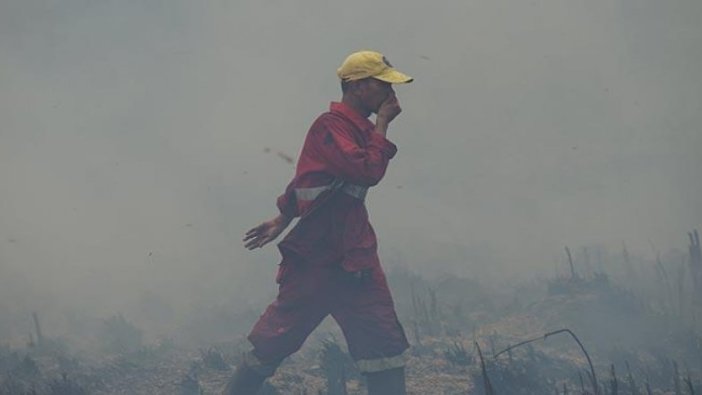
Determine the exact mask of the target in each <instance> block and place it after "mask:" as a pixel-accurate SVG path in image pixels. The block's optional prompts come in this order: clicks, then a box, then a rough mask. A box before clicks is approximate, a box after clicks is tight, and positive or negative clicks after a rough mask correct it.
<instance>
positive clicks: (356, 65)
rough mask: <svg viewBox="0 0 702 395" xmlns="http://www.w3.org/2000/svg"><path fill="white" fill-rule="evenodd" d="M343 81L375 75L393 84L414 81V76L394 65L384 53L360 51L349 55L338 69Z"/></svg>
mask: <svg viewBox="0 0 702 395" xmlns="http://www.w3.org/2000/svg"><path fill="white" fill-rule="evenodd" d="M336 75H338V76H339V78H341V79H342V80H343V81H355V80H360V79H363V78H368V77H373V78H375V79H377V80H381V81H385V82H389V83H391V84H404V83H407V82H412V80H413V78H412V77H410V76H408V75H407V74H404V73H401V72H399V71H397V70H395V68H393V67H392V65H391V64H390V62H388V60H387V59H386V58H385V56H383V54H381V53H379V52H374V51H359V52H354V53H352V54H351V55H349V57H348V58H346V60H344V63H343V64H342V65H341V67H339V68H338V69H337V70H336Z"/></svg>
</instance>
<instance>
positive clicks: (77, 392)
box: [46, 373, 88, 395]
mask: <svg viewBox="0 0 702 395" xmlns="http://www.w3.org/2000/svg"><path fill="white" fill-rule="evenodd" d="M87 394H88V391H86V390H85V388H83V387H82V386H81V385H80V384H78V383H77V382H76V381H75V380H73V379H71V378H69V377H68V375H67V374H66V373H64V374H63V375H62V376H61V379H53V380H51V381H49V383H48V391H47V393H46V395H87Z"/></svg>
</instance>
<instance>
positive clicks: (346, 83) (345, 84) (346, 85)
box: [341, 80, 351, 93]
mask: <svg viewBox="0 0 702 395" xmlns="http://www.w3.org/2000/svg"><path fill="white" fill-rule="evenodd" d="M350 82H351V81H347V80H341V93H346V91H348V90H349V85H350Z"/></svg>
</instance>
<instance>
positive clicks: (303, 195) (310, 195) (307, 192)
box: [295, 184, 333, 200]
mask: <svg viewBox="0 0 702 395" xmlns="http://www.w3.org/2000/svg"><path fill="white" fill-rule="evenodd" d="M332 185H333V184H329V185H322V186H320V187H311V188H295V197H296V198H297V200H314V199H316V198H317V197H318V196H319V195H321V194H322V192H325V191H328V190H330V189H331V187H332Z"/></svg>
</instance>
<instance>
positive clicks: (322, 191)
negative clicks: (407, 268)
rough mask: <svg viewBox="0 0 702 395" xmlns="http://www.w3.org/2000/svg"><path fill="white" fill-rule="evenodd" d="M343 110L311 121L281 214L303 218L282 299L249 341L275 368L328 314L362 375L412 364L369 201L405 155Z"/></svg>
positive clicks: (281, 279)
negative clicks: (375, 187) (392, 163)
mask: <svg viewBox="0 0 702 395" xmlns="http://www.w3.org/2000/svg"><path fill="white" fill-rule="evenodd" d="M374 128H375V125H373V123H372V122H371V121H369V120H368V119H367V118H365V117H363V116H362V115H360V114H358V113H356V112H355V110H353V109H352V108H350V107H348V106H346V105H345V104H343V103H332V104H331V106H330V110H329V112H326V113H324V114H322V115H320V116H319V117H318V118H317V120H316V121H315V122H314V123H313V124H312V127H311V128H310V130H309V132H308V133H307V138H306V139H305V143H304V146H303V148H302V152H301V153H300V158H299V160H298V163H297V171H296V174H295V177H294V178H293V180H292V181H291V182H290V184H289V185H288V187H287V188H286V191H285V193H284V194H283V195H282V196H280V197H279V198H278V201H277V205H278V208H279V210H280V211H281V212H282V213H283V214H286V215H288V216H290V217H300V220H299V221H298V223H297V225H296V226H295V227H294V228H293V229H292V230H291V231H290V233H289V234H288V235H287V236H286V237H285V238H284V239H283V241H281V242H280V243H279V245H278V248H279V249H280V252H281V254H282V257H283V258H282V262H281V264H280V267H279V270H278V276H277V282H278V284H279V293H278V296H277V298H276V300H275V301H274V302H273V303H271V304H270V305H269V306H268V308H267V309H266V311H265V312H264V313H263V315H261V317H260V318H259V320H258V322H257V323H256V324H255V326H254V328H253V330H252V331H251V333H250V334H249V337H248V338H249V341H250V342H251V343H252V344H253V345H254V350H253V352H252V353H253V355H254V356H255V357H256V359H258V362H259V363H261V364H264V365H266V364H268V365H276V364H277V363H279V362H280V361H282V360H283V359H284V358H285V357H287V356H288V355H290V354H292V353H294V352H295V351H297V350H298V349H299V348H300V347H301V346H302V344H303V343H304V341H305V339H306V338H307V336H308V335H309V334H310V333H311V332H312V331H313V330H314V329H315V328H316V327H317V325H319V323H320V322H321V321H322V319H324V318H325V317H326V316H327V315H328V314H331V315H332V316H333V317H334V319H335V320H336V322H337V323H338V324H339V326H340V327H341V330H342V331H343V333H344V336H345V337H346V342H347V344H348V346H349V352H350V354H351V356H352V357H353V358H354V360H355V361H356V363H357V365H358V367H359V369H360V370H361V371H362V372H377V371H382V370H386V369H392V368H397V367H401V366H404V362H405V358H404V352H405V350H407V348H408V347H409V344H408V342H407V338H406V336H405V333H404V331H403V329H402V326H401V325H400V323H399V321H398V319H397V315H396V314H395V308H394V305H393V301H392V297H391V295H390V290H389V288H388V285H387V282H386V279H385V274H384V273H383V270H382V268H381V267H380V261H379V259H378V253H377V240H376V237H375V233H374V231H373V228H372V227H371V225H370V223H369V222H368V212H367V211H366V207H365V204H364V198H365V194H366V191H367V189H368V187H370V186H373V185H376V184H377V183H378V182H379V181H380V180H381V179H382V178H383V176H384V175H385V170H386V169H387V166H388V162H389V160H390V159H391V158H392V157H393V156H394V155H395V153H396V152H397V148H396V147H395V145H394V144H393V143H391V142H390V141H388V140H387V139H385V137H383V136H381V135H380V134H378V133H375V132H373V130H374Z"/></svg>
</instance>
